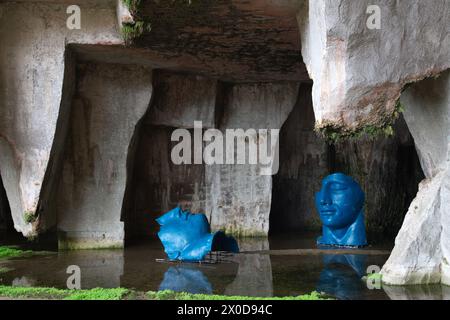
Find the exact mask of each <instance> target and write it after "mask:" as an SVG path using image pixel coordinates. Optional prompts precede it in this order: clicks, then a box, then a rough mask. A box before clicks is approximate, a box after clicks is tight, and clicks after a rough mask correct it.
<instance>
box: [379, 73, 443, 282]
mask: <svg viewBox="0 0 450 320" xmlns="http://www.w3.org/2000/svg"><path fill="white" fill-rule="evenodd" d="M401 101H402V104H404V108H405V112H404V116H405V120H406V122H407V124H408V126H409V128H410V130H411V133H412V135H413V137H414V141H415V143H416V148H417V150H418V153H419V157H420V160H421V164H422V167H423V170H424V173H425V175H426V180H424V181H423V182H422V183H421V184H420V188H419V192H418V194H417V197H416V199H415V200H414V201H413V202H412V203H411V206H410V208H409V211H408V213H407V215H406V218H405V221H404V223H403V226H402V229H401V230H400V233H399V234H398V236H397V238H396V246H395V248H394V250H393V251H392V254H391V257H390V258H389V260H388V261H387V262H386V264H385V266H384V267H383V270H382V274H383V281H384V282H385V283H388V284H417V283H439V282H442V283H445V284H450V270H449V264H448V261H450V260H449V259H450V245H449V244H450V230H449V227H448V226H449V223H450V214H449V212H450V207H449V203H450V193H449V190H450V189H449V186H450V165H449V163H450V145H449V143H450V140H449V137H450V72H448V71H447V72H445V73H444V74H443V75H441V77H439V78H438V79H428V80H424V81H421V82H418V83H417V84H414V85H412V86H410V87H409V88H408V89H407V90H405V92H404V93H403V94H402V98H401Z"/></svg>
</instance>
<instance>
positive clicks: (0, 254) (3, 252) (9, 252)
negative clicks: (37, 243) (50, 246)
mask: <svg viewBox="0 0 450 320" xmlns="http://www.w3.org/2000/svg"><path fill="white" fill-rule="evenodd" d="M32 253H33V252H32V251H30V250H26V251H24V250H20V249H15V248H10V247H3V246H0V259H3V258H14V257H21V256H24V255H29V254H32Z"/></svg>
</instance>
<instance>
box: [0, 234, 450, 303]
mask: <svg viewBox="0 0 450 320" xmlns="http://www.w3.org/2000/svg"><path fill="white" fill-rule="evenodd" d="M296 244H297V243H296ZM239 246H240V247H241V249H242V251H244V252H245V251H251V252H252V253H241V254H237V255H234V256H233V257H232V258H228V257H227V259H226V261H225V260H224V261H221V262H220V263H217V264H184V263H183V264H175V265H174V264H171V263H160V262H157V261H156V260H157V259H161V258H164V257H165V254H164V251H163V249H162V248H161V246H160V243H156V242H155V243H143V244H141V245H137V246H132V247H128V248H126V249H125V250H81V251H62V252H58V253H54V254H50V255H37V256H33V257H27V258H17V259H13V260H2V261H0V267H3V268H9V269H12V271H9V272H6V273H2V274H1V275H0V284H4V285H16V286H41V287H55V288H66V281H67V278H68V277H69V276H70V275H69V274H67V272H66V271H67V267H68V266H70V265H78V266H79V267H80V269H81V287H82V288H83V289H89V288H94V287H104V288H113V287H119V286H120V287H123V288H133V289H135V290H138V291H141V292H145V291H149V290H158V289H160V290H164V289H171V290H174V291H187V292H191V293H206V294H208V293H214V294H227V295H248V296H273V295H275V296H288V295H300V294H305V293H310V292H311V291H314V290H316V291H322V292H325V293H327V294H329V295H331V296H334V297H336V298H338V299H389V298H391V299H449V298H450V288H449V287H445V286H440V285H437V286H408V287H389V286H383V288H382V289H380V290H369V289H368V288H367V286H366V283H365V282H364V281H361V277H362V276H364V275H365V269H366V267H367V266H368V265H378V266H382V265H383V263H384V262H385V261H386V258H387V256H385V255H379V254H372V255H368V256H365V255H355V254H348V255H333V254H327V255H319V254H301V255H295V254H294V255H275V254H273V255H270V254H266V253H260V252H258V251H265V250H268V249H269V246H268V243H267V239H259V240H257V239H253V240H251V241H248V240H246V241H243V240H242V239H240V240H239ZM230 259H231V260H232V261H231V262H230V261H229V260H230ZM366 259H367V260H366ZM383 289H384V290H383Z"/></svg>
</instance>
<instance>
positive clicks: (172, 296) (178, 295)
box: [147, 290, 330, 300]
mask: <svg viewBox="0 0 450 320" xmlns="http://www.w3.org/2000/svg"><path fill="white" fill-rule="evenodd" d="M147 297H148V298H149V299H151V300H329V299H330V298H327V297H325V296H324V295H322V294H320V293H318V292H316V291H314V292H312V293H310V294H304V295H300V296H294V297H248V296H224V295H211V294H192V293H186V292H175V291H172V290H164V291H157V292H155V291H149V292H147Z"/></svg>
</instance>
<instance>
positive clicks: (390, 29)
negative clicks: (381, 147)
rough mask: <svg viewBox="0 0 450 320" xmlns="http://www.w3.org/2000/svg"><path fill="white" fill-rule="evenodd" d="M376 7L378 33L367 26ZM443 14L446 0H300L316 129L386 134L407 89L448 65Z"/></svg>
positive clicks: (449, 46)
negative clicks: (379, 129) (311, 81)
mask: <svg viewBox="0 0 450 320" xmlns="http://www.w3.org/2000/svg"><path fill="white" fill-rule="evenodd" d="M374 4H375V5H376V7H377V8H378V9H379V10H380V16H379V17H380V19H381V20H380V28H379V29H373V28H369V27H368V25H369V26H370V20H369V19H372V18H374V17H372V15H373V14H374V12H373V11H371V8H369V6H371V5H374ZM449 16H450V6H449V4H448V1H446V0H431V1H427V2H424V1H413V2H411V1H408V2H402V1H400V2H399V1H393V0H392V1H391V0H386V1H380V2H378V3H374V2H373V1H370V0H363V1H356V2H355V1H351V0H338V1H335V0H318V1H315V0H312V1H305V3H304V6H303V7H302V8H301V9H300V10H299V14H298V21H299V29H300V33H301V41H302V55H303V59H304V61H305V64H306V66H307V69H308V72H309V75H310V77H311V78H312V79H313V81H314V87H313V102H314V112H315V115H316V121H317V124H316V126H317V128H319V129H321V130H322V131H323V132H324V133H325V134H331V133H336V134H340V135H345V134H347V135H352V134H354V132H355V131H364V130H365V129H369V130H370V129H373V128H381V129H386V128H387V127H388V126H389V125H390V123H391V122H392V118H393V117H394V116H395V114H396V111H397V110H396V102H397V100H398V99H399V97H400V93H401V90H402V88H403V87H404V85H405V84H407V83H410V82H414V81H418V80H421V79H424V78H426V77H429V76H432V75H437V74H439V73H440V72H442V71H444V70H446V69H448V68H449V67H450V33H449V32H448V28H449V23H450V22H449V21H450V19H449ZM368 21H369V22H368Z"/></svg>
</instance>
